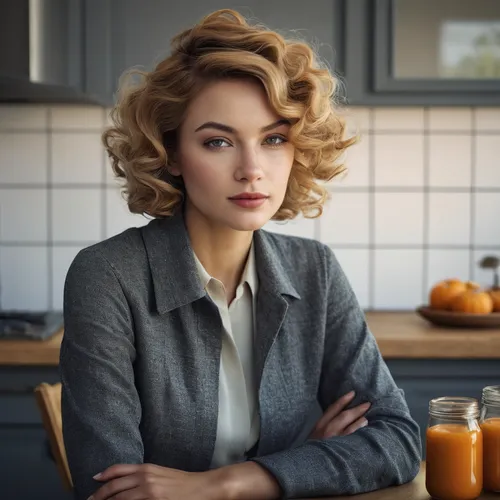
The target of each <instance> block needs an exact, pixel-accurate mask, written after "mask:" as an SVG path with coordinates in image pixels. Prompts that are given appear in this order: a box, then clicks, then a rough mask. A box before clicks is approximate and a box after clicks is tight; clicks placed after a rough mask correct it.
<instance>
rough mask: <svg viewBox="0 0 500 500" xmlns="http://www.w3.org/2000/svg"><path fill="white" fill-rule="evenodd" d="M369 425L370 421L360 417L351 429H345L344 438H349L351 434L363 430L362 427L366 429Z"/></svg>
mask: <svg viewBox="0 0 500 500" xmlns="http://www.w3.org/2000/svg"><path fill="white" fill-rule="evenodd" d="M367 425H368V420H366V418H365V417H360V418H358V420H356V422H353V423H352V424H351V425H350V426H349V427H346V428H345V429H344V434H343V435H344V436H348V435H349V434H352V433H353V432H356V431H357V430H358V429H361V428H362V427H366V426H367Z"/></svg>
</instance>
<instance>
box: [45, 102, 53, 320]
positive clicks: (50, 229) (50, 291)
mask: <svg viewBox="0 0 500 500" xmlns="http://www.w3.org/2000/svg"><path fill="white" fill-rule="evenodd" d="M46 112H47V191H46V196H47V273H48V276H47V295H48V309H49V310H50V311H51V310H53V308H54V297H53V295H54V269H53V267H54V265H53V256H54V248H53V245H52V242H53V239H54V228H53V225H52V224H53V220H52V206H53V199H52V194H53V193H52V189H51V185H52V173H53V172H52V167H53V165H52V161H53V157H54V156H53V144H54V142H53V135H52V108H50V106H47V111H46Z"/></svg>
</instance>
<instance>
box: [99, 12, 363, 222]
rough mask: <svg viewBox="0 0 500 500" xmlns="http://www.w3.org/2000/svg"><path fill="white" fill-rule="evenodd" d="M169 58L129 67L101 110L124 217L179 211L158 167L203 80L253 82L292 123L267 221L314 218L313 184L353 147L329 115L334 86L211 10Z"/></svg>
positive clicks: (308, 51) (288, 50) (174, 188)
mask: <svg viewBox="0 0 500 500" xmlns="http://www.w3.org/2000/svg"><path fill="white" fill-rule="evenodd" d="M171 46H172V47H171V48H172V52H171V55H170V56H169V57H167V58H166V59H164V60H163V61H161V62H159V63H158V64H157V65H156V67H155V68H154V69H153V70H152V71H151V72H144V71H138V70H131V71H129V72H127V73H126V75H125V76H126V77H128V76H131V77H132V80H133V77H134V76H137V75H138V76H139V77H140V81H139V82H138V83H137V82H136V83H132V82H131V79H130V78H128V79H125V80H124V81H123V83H122V85H121V88H120V89H119V93H118V99H117V103H116V105H115V107H114V108H113V110H112V112H111V118H112V121H113V124H114V125H113V126H111V127H109V128H108V129H107V130H105V131H104V133H103V136H102V140H103V143H104V146H105V148H106V150H107V153H108V155H109V156H110V158H111V163H112V168H113V171H114V173H115V175H116V176H117V177H118V178H120V179H122V180H123V181H124V194H125V196H126V200H127V203H128V207H129V210H130V211H131V212H132V213H139V214H145V215H149V216H151V217H154V218H161V217H168V216H171V215H173V214H174V212H175V211H176V210H177V209H178V208H179V207H180V206H181V205H182V202H183V200H184V196H185V189H184V185H183V182H182V178H180V177H173V176H171V175H170V174H169V172H168V170H167V166H168V162H169V154H170V156H171V158H172V157H173V153H174V151H175V146H176V140H177V130H178V128H179V126H180V124H181V123H182V120H183V117H184V115H185V112H186V109H187V107H188V105H189V103H190V101H191V99H192V97H193V96H194V95H196V93H197V92H199V91H200V89H201V88H202V87H203V86H204V85H206V84H207V83H208V82H210V81H214V80H217V79H222V78H249V77H250V78H253V79H256V80H258V81H260V82H261V84H262V85H263V87H264V89H265V91H266V93H267V96H268V98H269V102H270V105H271V106H272V107H273V108H274V110H275V112H276V113H277V114H278V115H279V116H282V117H283V118H285V119H288V120H289V121H290V122H291V123H292V126H291V128H290V131H289V141H290V142H291V143H292V144H293V145H294V147H295V156H294V162H293V165H292V169H291V173H290V178H289V182H288V187H287V190H286V194H285V198H284V200H283V203H282V205H281V207H280V208H279V210H278V211H277V212H276V213H275V214H274V216H273V217H272V218H273V219H274V220H287V219H293V218H295V217H296V216H297V215H298V214H299V213H302V214H303V215H304V216H305V217H309V218H313V217H318V216H319V215H321V213H322V211H323V205H324V202H325V201H326V199H327V193H328V191H327V189H326V188H325V186H324V185H323V183H319V182H317V181H329V180H331V179H332V178H333V177H335V176H337V175H338V174H340V173H342V172H343V171H344V170H345V167H344V165H343V164H341V163H340V162H339V158H340V157H341V155H342V153H343V152H344V150H345V149H346V148H347V147H348V146H350V145H351V144H353V143H354V142H355V139H354V138H349V139H345V138H344V134H345V129H346V127H345V122H344V120H343V118H342V117H341V115H340V114H338V113H336V111H335V103H334V93H335V89H336V83H337V82H336V79H335V78H334V77H333V75H332V74H331V72H330V71H329V70H328V69H327V68H326V67H322V66H321V64H320V63H319V61H318V59H317V57H316V56H315V53H314V52H313V50H312V48H311V47H310V46H309V45H308V44H306V43H304V42H301V41H287V40H285V39H284V38H283V37H282V36H281V35H280V34H278V33H276V32H274V31H270V30H268V29H266V28H265V27H263V26H260V25H250V24H249V23H248V22H247V21H246V20H245V18H244V17H243V16H242V15H240V14H239V13H238V12H235V11H234V10H230V9H222V10H218V11H216V12H214V13H212V14H210V15H208V16H206V17H204V18H203V19H202V20H201V21H200V22H199V23H198V24H196V25H195V26H193V27H192V28H190V29H187V30H185V31H183V32H181V33H179V34H178V35H177V36H175V37H174V38H173V39H172V43H171Z"/></svg>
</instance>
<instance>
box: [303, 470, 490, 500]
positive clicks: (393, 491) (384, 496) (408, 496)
mask: <svg viewBox="0 0 500 500" xmlns="http://www.w3.org/2000/svg"><path fill="white" fill-rule="evenodd" d="M498 498H499V496H498V494H494V493H484V492H483V493H482V494H481V495H480V496H479V497H478V500H495V499H497V500H498ZM310 500H312V499H310ZM324 500H328V498H324ZM330 500H431V497H430V496H429V494H428V493H427V490H426V489H425V462H422V466H421V468H420V472H419V473H418V476H417V477H416V478H415V479H414V480H413V481H412V482H411V483H408V484H403V485H402V486H394V487H392V488H385V489H383V490H378V491H373V492H371V493H364V494H362V495H354V496H341V497H339V496H337V497H330Z"/></svg>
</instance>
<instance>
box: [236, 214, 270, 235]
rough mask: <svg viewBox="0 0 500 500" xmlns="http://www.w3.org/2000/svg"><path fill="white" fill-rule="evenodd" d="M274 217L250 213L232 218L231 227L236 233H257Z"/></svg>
mask: <svg viewBox="0 0 500 500" xmlns="http://www.w3.org/2000/svg"><path fill="white" fill-rule="evenodd" d="M271 217H272V215H269V216H267V214H262V213H260V214H259V213H249V214H242V215H237V216H236V217H231V220H230V221H228V222H229V224H228V225H229V226H230V227H231V228H232V229H234V230H236V231H257V230H259V229H261V228H262V227H263V226H264V225H265V224H267V223H268V222H269V219H270V218H271Z"/></svg>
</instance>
